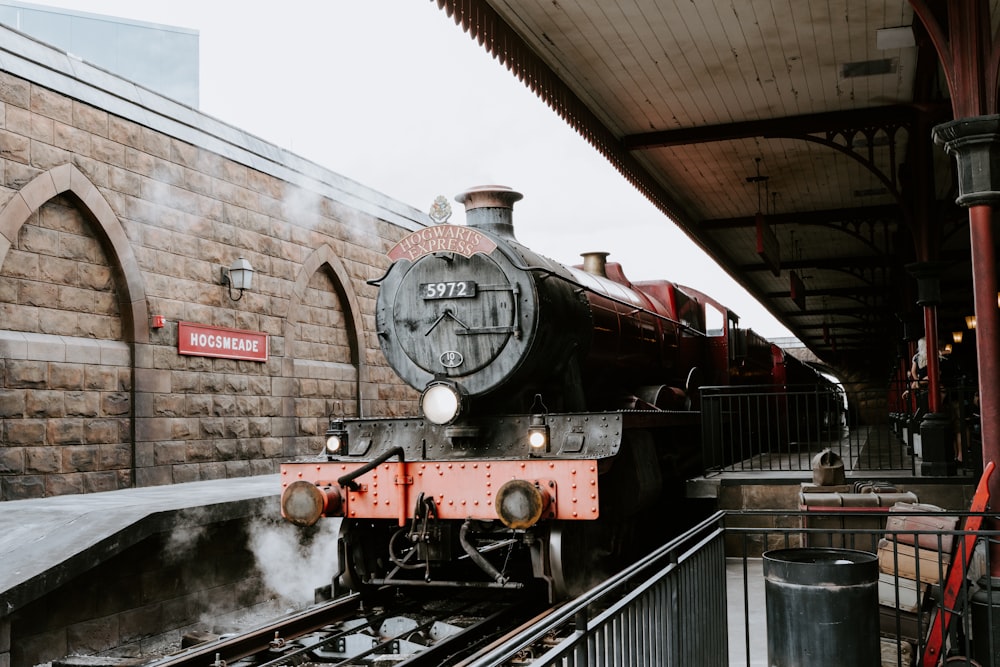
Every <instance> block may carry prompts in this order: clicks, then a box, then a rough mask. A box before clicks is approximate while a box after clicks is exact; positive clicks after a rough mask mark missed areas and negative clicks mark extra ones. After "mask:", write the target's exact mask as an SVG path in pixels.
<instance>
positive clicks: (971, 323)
mask: <svg viewBox="0 0 1000 667" xmlns="http://www.w3.org/2000/svg"><path fill="white" fill-rule="evenodd" d="M965 328H966V329H975V328H976V316H975V315H966V316H965Z"/></svg>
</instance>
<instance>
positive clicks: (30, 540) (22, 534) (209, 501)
mask: <svg viewBox="0 0 1000 667" xmlns="http://www.w3.org/2000/svg"><path fill="white" fill-rule="evenodd" d="M280 492H281V486H280V482H279V476H278V475H264V476H258V477H241V478H235V479H224V480H213V481H205V482H189V483H184V484H173V485H170V486H155V487H146V488H141V489H125V490H122V491H109V492H105V493H92V494H82V495H67V496H57V497H53V498H38V499H31V500H12V501H7V502H4V503H0V563H2V564H3V566H2V567H0V618H3V617H4V616H7V615H8V614H10V613H11V612H13V611H15V610H17V609H18V608H20V607H22V606H23V605H25V604H27V603H28V602H31V601H32V600H35V599H38V598H39V597H41V596H42V595H44V594H46V593H48V592H51V591H53V590H55V589H56V588H58V587H59V586H60V585H61V584H62V583H64V582H66V581H68V580H70V579H71V578H73V577H75V576H77V575H79V574H81V573H83V572H85V571H87V570H88V569H90V568H92V567H93V566H94V565H96V564H97V563H100V562H103V561H105V560H107V559H108V558H109V557H111V556H113V555H116V554H118V553H120V552H122V551H124V550H125V549H127V548H128V547H130V546H132V545H134V544H136V543H138V542H139V541H141V540H143V539H144V538H146V537H148V536H150V535H152V534H154V533H157V532H164V531H169V530H172V529H174V528H176V527H178V526H197V525H204V524H210V523H214V522H219V521H226V520H230V519H237V518H242V517H248V516H253V515H268V514H269V515H272V516H277V514H278V512H279V509H278V499H279V495H280Z"/></svg>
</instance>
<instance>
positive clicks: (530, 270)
mask: <svg viewBox="0 0 1000 667" xmlns="http://www.w3.org/2000/svg"><path fill="white" fill-rule="evenodd" d="M521 198H522V195H521V194H520V193H518V192H516V191H514V190H512V189H510V188H508V187H504V186H480V187H475V188H471V189H469V190H467V191H465V192H463V193H462V194H460V195H459V196H458V197H456V201H458V202H460V203H462V204H463V205H464V207H465V214H466V222H465V224H464V225H461V224H452V223H450V222H449V220H450V218H449V209H450V207H449V205H448V202H447V200H444V199H443V198H439V199H438V201H437V202H436V203H435V209H432V218H434V222H435V224H432V225H429V226H427V227H425V228H421V229H419V230H417V231H414V232H412V233H410V234H408V235H406V236H405V237H404V238H402V239H401V240H400V241H399V242H398V243H396V244H395V245H394V246H393V247H392V248H391V249H390V250H389V252H388V257H389V259H390V261H391V264H390V266H389V268H388V270H387V271H386V273H385V274H384V275H383V276H381V277H380V278H378V279H376V280H374V281H372V284H374V285H376V286H377V287H378V296H377V301H376V313H375V315H376V331H377V336H378V340H379V342H380V345H381V349H382V351H383V353H384V356H385V358H386V360H387V363H388V364H389V366H390V367H391V368H392V370H393V371H394V372H395V373H396V374H397V375H398V376H399V378H400V379H401V380H402V381H403V382H405V383H406V384H408V385H409V386H410V387H413V388H414V389H416V390H417V391H419V392H420V400H419V409H420V414H417V415H413V416H407V417H398V418H388V417H379V418H365V417H356V418H344V417H342V416H337V415H333V416H331V417H330V421H329V427H328V429H327V431H326V433H325V441H324V442H323V444H322V448H321V451H320V453H319V454H318V455H317V456H316V457H307V458H306V459H302V460H295V461H290V462H286V463H283V464H282V466H281V475H280V477H281V484H282V496H281V513H282V516H283V517H284V518H285V519H287V520H288V521H290V522H292V523H294V524H296V525H299V526H303V527H306V526H314V525H315V524H316V523H317V522H318V521H320V520H326V519H331V518H334V519H339V520H340V522H341V524H340V532H339V537H338V564H339V567H338V572H337V573H336V574H335V576H334V582H333V588H334V590H335V591H339V590H355V591H369V590H372V589H375V588H379V587H382V586H400V587H406V586H410V587H480V588H498V589H522V588H539V589H541V590H542V591H544V593H545V594H546V595H547V596H548V597H549V599H550V600H557V599H562V598H567V597H570V596H574V595H577V594H579V593H580V592H582V591H584V590H586V588H587V587H589V586H590V585H592V584H593V583H594V582H595V581H597V580H598V579H599V578H601V577H603V576H606V575H607V574H608V573H610V572H611V571H613V570H614V569H615V568H616V567H620V566H621V564H622V563H624V562H627V561H628V559H629V558H633V557H635V556H636V555H638V554H639V553H641V552H642V551H643V550H646V549H649V548H652V547H653V546H655V544H656V543H662V541H663V540H665V539H667V538H668V537H669V536H670V535H671V534H675V533H676V532H678V531H679V530H681V529H683V528H684V527H686V526H687V525H690V524H693V523H694V521H695V520H696V519H697V518H699V517H697V516H694V515H692V513H691V512H690V511H689V510H688V509H685V506H684V504H685V498H684V485H685V482H686V480H688V479H690V478H692V477H695V476H697V475H699V474H700V473H701V472H702V471H703V468H702V465H703V461H702V456H701V419H702V415H701V411H700V388H701V387H703V386H710V385H731V384H739V383H743V384H753V383H758V382H775V381H781V382H783V381H784V377H783V375H782V373H783V372H784V371H782V372H781V373H779V372H778V366H781V368H782V369H784V368H785V367H786V360H785V355H784V354H782V352H781V350H780V348H776V346H774V345H773V344H771V343H768V342H767V341H765V340H764V339H763V338H761V337H760V336H757V335H756V334H754V332H752V331H751V330H748V329H741V328H740V327H739V318H738V317H737V316H736V314H735V313H733V312H731V311H730V310H729V309H728V308H726V307H725V306H724V305H723V304H722V303H720V302H719V301H716V300H715V299H713V298H711V297H709V296H708V295H706V294H703V293H702V292H700V291H698V290H695V289H692V288H688V287H684V286H682V285H678V284H675V283H672V282H668V281H648V282H635V283H633V282H630V281H629V280H628V279H627V278H626V276H625V274H624V272H623V269H622V267H621V265H620V264H618V263H615V262H609V261H607V257H608V255H607V253H601V252H595V253H586V254H584V255H583V262H582V264H580V265H578V266H568V265H564V264H560V263H558V262H555V261H553V260H551V259H548V258H546V257H544V256H542V255H540V254H538V253H536V252H534V251H532V250H531V249H529V248H527V247H525V246H524V245H522V244H521V243H519V242H518V241H517V240H516V238H515V235H514V224H513V205H514V203H515V202H517V201H519V200H520V199H521ZM435 211H438V213H437V214H435ZM776 377H777V378H778V379H777V380H775V378H776Z"/></svg>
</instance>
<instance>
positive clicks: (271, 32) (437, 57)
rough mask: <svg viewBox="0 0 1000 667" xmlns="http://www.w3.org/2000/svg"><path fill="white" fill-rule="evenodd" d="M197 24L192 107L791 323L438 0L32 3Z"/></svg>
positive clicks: (556, 243)
mask: <svg viewBox="0 0 1000 667" xmlns="http://www.w3.org/2000/svg"><path fill="white" fill-rule="evenodd" d="M32 2H33V4H36V5H45V6H53V7H62V8H66V9H71V10H75V11H83V12H92V13H95V14H106V15H111V16H118V17H122V18H126V19H132V20H137V21H148V22H152V23H162V24H167V25H173V26H180V27H184V28H190V29H193V30H197V31H198V32H199V33H200V57H201V73H200V77H201V92H200V97H201V105H200V106H201V110H202V111H203V112H205V113H207V114H209V115H211V116H214V117H216V118H218V119H219V120H222V121H224V122H227V123H230V124H232V125H235V126H237V127H240V128H242V129H244V130H246V131H249V132H251V133H253V134H255V135H257V136H259V137H261V138H263V139H265V140H267V141H269V142H271V143H274V144H276V145H278V146H281V147H283V148H286V149H289V150H291V151H293V152H295V153H298V154H299V155H302V156H303V157H306V158H308V159H310V160H312V161H314V162H317V163H318V164H321V165H322V166H324V167H326V168H328V169H331V170H332V171H334V172H337V173H339V174H341V175H343V176H346V177H348V178H351V179H353V180H355V181H358V182H359V183H362V184H364V185H366V186H368V187H371V188H373V189H375V190H378V191H380V192H383V193H385V194H387V195H389V196H390V197H393V198H395V199H398V200H400V201H402V202H404V203H406V204H409V205H411V206H414V207H415V208H418V209H421V210H425V211H426V210H428V209H429V207H430V205H431V202H432V201H433V200H434V198H435V197H436V196H438V195H441V194H443V195H445V196H447V197H448V198H449V200H451V201H452V206H453V209H454V210H455V216H454V217H453V219H452V221H453V222H461V221H462V220H463V219H464V218H463V214H462V207H461V205H460V204H457V203H454V201H453V200H454V196H455V195H457V194H458V193H460V192H462V191H463V190H465V189H467V188H468V187H471V186H475V185H483V184H500V185H506V186H509V187H512V188H513V189H515V190H517V191H519V192H521V193H523V194H524V199H523V200H522V201H520V202H518V203H517V204H516V205H515V207H514V228H515V234H516V235H517V238H518V240H520V241H521V242H522V243H524V244H525V245H527V246H529V247H531V248H533V249H535V250H536V251H538V252H540V253H541V254H543V255H546V256H548V257H551V258H553V259H555V260H557V261H560V262H563V263H565V264H576V263H578V262H579V261H580V258H579V255H580V253H582V252H588V251H596V250H601V251H606V252H610V253H611V255H610V257H609V260H610V261H617V262H621V263H622V266H623V269H624V271H625V275H626V276H628V277H629V278H630V279H632V280H652V279H666V280H672V281H674V282H678V283H681V284H687V285H691V286H692V287H695V288H697V289H700V290H702V291H703V292H705V293H708V294H711V295H713V296H715V297H716V298H718V299H719V300H720V301H721V302H723V303H725V304H727V305H728V306H729V307H730V308H732V309H733V310H735V311H736V312H737V313H739V315H740V317H741V324H742V325H743V326H744V327H749V328H752V329H754V330H756V331H757V332H758V333H761V334H762V335H764V336H768V337H777V336H789V335H791V334H790V333H789V332H788V330H787V329H786V328H785V327H784V326H782V325H781V324H780V323H779V322H777V320H775V319H774V318H773V317H772V316H771V315H770V314H769V313H768V312H767V311H766V310H765V309H764V308H763V307H762V306H760V305H759V304H758V303H756V301H754V300H753V298H752V297H750V296H749V295H748V294H747V293H746V292H745V290H743V289H742V288H741V287H740V286H739V285H738V284H736V282H735V281H733V280H732V279H731V278H729V277H728V276H727V275H726V274H725V272H724V271H723V270H722V269H721V268H719V267H718V266H717V265H716V264H715V262H714V261H712V260H711V259H709V258H708V257H707V255H705V253H704V252H702V251H701V250H700V249H699V248H698V247H697V245H695V244H694V242H692V241H691V240H690V239H688V238H687V236H686V235H684V233H683V232H681V231H680V230H679V229H678V228H677V227H676V226H675V225H674V223H673V222H672V221H670V220H669V219H668V218H666V217H665V216H664V215H663V214H662V213H660V212H659V211H658V210H656V209H655V208H654V207H653V206H652V204H650V203H649V202H648V201H647V200H646V199H645V198H644V197H643V196H642V195H641V194H640V193H639V192H638V191H637V190H635V189H634V188H633V187H632V186H631V185H630V184H629V183H628V182H627V181H625V179H624V178H623V177H622V176H621V175H620V174H619V173H618V172H617V171H615V170H614V168H612V167H611V166H610V164H609V163H608V162H607V161H606V160H605V159H604V158H603V157H602V156H601V155H600V154H599V153H598V152H597V151H596V150H595V149H593V148H592V147H591V146H590V145H589V144H588V143H587V142H586V141H585V140H584V139H583V138H582V137H580V136H579V135H577V134H576V132H574V131H573V130H572V129H571V128H570V127H568V126H567V125H566V124H565V123H564V122H563V121H562V120H561V119H560V118H559V117H558V115H556V113H555V112H553V111H552V110H551V109H549V108H548V107H547V106H546V105H545V104H544V103H542V102H541V100H539V99H538V98H537V97H536V96H535V95H534V94H533V93H532V92H531V91H530V90H528V89H527V88H526V87H525V86H524V85H523V84H522V83H521V82H520V81H518V80H517V78H516V77H514V76H513V75H512V74H511V73H510V72H508V71H507V69H506V68H505V67H503V66H502V65H501V64H500V63H499V62H497V61H495V60H493V59H492V58H491V57H490V56H489V54H488V53H487V52H486V50H485V49H484V48H483V47H481V46H480V45H479V44H478V43H477V42H475V41H474V40H472V39H471V38H470V37H469V36H468V35H467V34H466V33H464V32H462V30H461V29H460V28H459V27H458V26H456V25H455V24H454V23H453V22H452V20H451V19H450V18H448V17H447V15H446V14H445V13H444V12H443V11H442V10H440V9H438V7H437V4H436V3H435V2H433V1H432V0H285V1H284V2H274V1H269V2H265V1H264V0H242V1H239V0H197V1H196V0H142V1H136V0H32Z"/></svg>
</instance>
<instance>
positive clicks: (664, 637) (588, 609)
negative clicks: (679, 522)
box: [463, 515, 729, 667]
mask: <svg viewBox="0 0 1000 667" xmlns="http://www.w3.org/2000/svg"><path fill="white" fill-rule="evenodd" d="M722 531H723V527H722V523H721V521H720V515H716V516H715V517H712V518H710V519H708V520H706V521H704V522H702V523H701V524H699V525H697V526H696V527H694V528H692V529H691V530H690V531H688V532H686V533H685V534H683V535H681V536H680V537H678V538H676V539H675V540H672V541H671V542H670V543H669V544H667V545H665V546H663V547H661V548H660V549H658V550H657V551H655V552H653V553H652V554H650V555H649V556H647V557H646V558H644V559H642V560H641V561H639V562H637V563H636V564H635V565H633V566H631V567H629V568H627V569H626V570H624V571H623V572H622V573H620V574H619V575H617V576H615V577H613V578H612V579H610V580H608V581H605V582H604V583H602V584H599V585H598V586H596V587H595V588H593V589H592V590H590V591H589V592H587V593H585V594H583V595H582V596H580V597H578V598H576V599H574V600H572V601H571V602H569V603H567V604H565V605H563V606H562V607H560V608H559V609H558V610H557V611H556V612H554V613H553V614H551V615H550V616H549V617H547V618H546V619H545V620H544V621H542V622H540V623H537V624H534V625H532V626H531V627H529V628H527V629H526V630H524V631H523V632H521V633H519V634H518V635H517V636H515V637H513V638H512V639H510V640H509V641H507V642H505V643H504V644H502V645H500V646H498V647H496V648H495V649H494V650H493V651H491V652H490V653H489V654H488V655H485V656H482V657H480V658H479V659H477V660H476V661H475V662H470V663H467V664H468V665H469V666H470V667H471V666H473V665H474V666H476V667H496V666H498V665H526V664H532V665H546V666H549V665H562V666H563V667H583V666H584V665H588V666H593V667H597V666H598V665H599V666H601V667H636V666H638V665H651V666H652V665H657V666H659V665H685V666H690V665H699V666H700V667H723V666H725V665H728V664H729V663H728V657H727V655H726V651H724V650H722V651H720V650H719V647H724V646H726V644H727V641H728V628H727V626H726V625H725V624H723V623H719V619H720V618H724V617H725V614H726V583H725V582H726V557H725V551H724V543H723V536H722ZM463 667H464V665H463Z"/></svg>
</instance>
